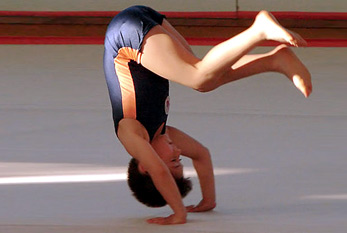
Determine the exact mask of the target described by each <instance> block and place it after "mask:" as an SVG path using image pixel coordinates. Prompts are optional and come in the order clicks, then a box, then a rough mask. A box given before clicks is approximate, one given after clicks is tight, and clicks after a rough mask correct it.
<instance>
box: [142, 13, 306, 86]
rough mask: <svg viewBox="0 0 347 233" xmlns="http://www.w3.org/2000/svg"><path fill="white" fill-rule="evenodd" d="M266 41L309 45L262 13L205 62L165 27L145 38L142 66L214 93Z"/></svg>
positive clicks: (300, 73) (221, 45)
mask: <svg viewBox="0 0 347 233" xmlns="http://www.w3.org/2000/svg"><path fill="white" fill-rule="evenodd" d="M264 40H276V41H279V42H287V43H290V44H293V45H298V46H302V45H305V41H304V40H303V39H302V38H301V37H300V36H299V35H297V34H295V33H292V32H290V31H288V30H286V29H284V28H283V27H282V26H281V25H279V24H278V22H277V21H276V20H275V19H274V18H273V16H272V15H271V14H269V13H267V12H260V13H259V14H258V16H257V18H256V20H255V22H254V23H253V25H252V26H251V27H250V28H248V29H247V30H245V31H244V32H242V33H240V34H239V35H237V36H235V37H233V38H231V39H229V40H227V41H225V42H223V43H221V44H219V45H217V46H215V47H214V48H212V49H211V50H210V52H209V53H207V55H206V56H205V57H204V58H203V59H202V60H201V59H198V58H197V57H195V56H194V55H193V54H192V53H191V52H190V51H189V50H188V49H186V48H185V46H184V45H183V44H182V43H181V42H180V41H179V40H178V39H177V38H174V37H173V36H172V34H170V33H169V32H168V30H166V29H165V28H164V27H162V26H157V27H154V28H153V29H152V30H151V31H150V32H149V33H148V34H147V36H146V37H145V41H144V45H143V50H142V52H143V55H142V60H141V63H142V65H144V66H145V67H146V68H148V69H149V70H151V71H153V72H155V73H157V74H159V75H161V76H163V77H165V78H167V79H169V80H172V81H175V82H178V83H180V84H183V85H185V86H189V87H192V88H194V89H197V90H199V91H210V90H213V89H214V88H216V87H217V86H218V85H216V83H217V84H220V83H226V82H220V81H221V80H224V78H225V77H226V76H228V75H230V72H231V71H232V70H231V69H230V67H232V65H234V64H235V63H236V62H237V61H238V60H240V59H241V58H242V57H243V56H244V55H246V54H247V53H248V52H249V51H250V50H251V49H253V48H254V47H255V46H256V45H258V44H259V43H260V42H262V41H264ZM265 61H266V60H264V62H265ZM289 66H290V65H289ZM266 67H268V66H266ZM293 67H294V66H293ZM264 71H273V70H264ZM264 71H260V72H264ZM282 72H284V71H282ZM298 73H299V74H298V75H297V76H296V77H297V79H298V80H300V81H301V83H303V84H304V85H305V84H306V83H308V80H310V77H301V76H300V75H303V74H304V73H303V72H298ZM236 75H237V72H235V73H234V74H233V76H234V78H235V80H236V78H237V77H236ZM245 77H246V76H245ZM302 80H306V81H302ZM231 81H232V80H231ZM304 88H306V87H304ZM305 92H307V91H305Z"/></svg>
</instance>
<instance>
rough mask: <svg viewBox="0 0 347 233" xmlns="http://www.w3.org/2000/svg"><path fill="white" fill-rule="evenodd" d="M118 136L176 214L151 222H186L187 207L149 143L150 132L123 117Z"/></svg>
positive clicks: (165, 167)
mask: <svg viewBox="0 0 347 233" xmlns="http://www.w3.org/2000/svg"><path fill="white" fill-rule="evenodd" d="M118 137H119V140H120V141H121V143H122V144H123V146H124V147H125V149H126V150H127V151H128V153H129V154H130V155H131V156H133V157H134V158H135V159H137V160H138V161H139V163H140V164H141V165H142V167H143V168H144V169H145V170H146V171H147V172H148V173H149V175H150V176H151V178H152V180H153V183H154V185H155V187H156V188H157V189H158V191H159V192H160V194H161V195H162V196H163V198H164V199H165V200H166V202H167V203H168V205H169V206H170V207H171V208H172V210H173V212H174V214H172V215H170V216H168V217H165V218H153V219H149V220H148V222H149V223H156V224H180V223H185V222H186V217H187V213H186V209H185V207H184V205H183V202H182V198H181V195H180V193H179V190H178V188H177V185H176V183H175V181H174V179H173V177H172V175H171V173H170V171H169V169H168V168H167V166H166V165H165V164H164V163H163V162H162V160H161V159H160V158H159V156H158V154H157V153H156V152H155V151H154V149H153V148H152V146H151V145H150V144H149V139H148V134H147V132H146V130H145V129H144V127H143V126H142V125H141V124H140V123H139V122H138V121H136V120H132V119H123V120H122V121H121V122H120V124H119V127H118Z"/></svg>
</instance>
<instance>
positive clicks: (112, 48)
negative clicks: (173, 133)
mask: <svg viewBox="0 0 347 233" xmlns="http://www.w3.org/2000/svg"><path fill="white" fill-rule="evenodd" d="M164 18H165V16H164V15H162V14H160V13H158V12H157V11H155V10H153V9H151V8H149V7H145V6H133V7H130V8H127V9H125V10H124V11H122V12H120V13H119V14H117V15H116V16H115V17H114V18H113V19H112V21H111V22H110V24H109V26H108V28H107V32H106V37H105V51H104V73H105V77H106V82H107V86H108V90H109V95H110V99H111V104H112V114H113V120H114V126H115V130H116V133H117V129H118V123H119V121H120V120H121V119H123V118H131V119H136V120H138V121H139V122H140V123H141V124H142V125H143V126H144V127H145V128H146V130H147V132H148V134H149V136H150V139H151V140H152V139H153V137H154V134H155V133H156V132H157V130H158V129H159V128H160V126H161V125H162V124H163V123H164V127H163V130H165V124H166V121H167V117H168V106H169V82H168V80H167V79H164V78H163V77H160V76H158V75H156V74H155V73H153V72H151V71H150V70H148V69H146V68H145V67H143V66H142V65H141V64H140V61H141V55H142V54H141V46H142V43H143V39H144V37H145V35H146V34H147V33H148V32H149V31H150V30H151V29H152V28H153V27H154V26H156V25H158V24H159V25H161V24H162V22H163V19H164ZM161 133H164V131H162V132H161Z"/></svg>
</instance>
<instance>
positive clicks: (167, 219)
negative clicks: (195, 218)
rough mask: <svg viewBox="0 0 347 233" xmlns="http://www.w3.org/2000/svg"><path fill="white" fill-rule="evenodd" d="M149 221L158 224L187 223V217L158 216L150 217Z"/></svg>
mask: <svg viewBox="0 0 347 233" xmlns="http://www.w3.org/2000/svg"><path fill="white" fill-rule="evenodd" d="M147 223H150V224H158V225H172V224H184V223H186V218H178V217H177V216H175V215H170V216H168V217H157V218H151V219H148V220H147Z"/></svg>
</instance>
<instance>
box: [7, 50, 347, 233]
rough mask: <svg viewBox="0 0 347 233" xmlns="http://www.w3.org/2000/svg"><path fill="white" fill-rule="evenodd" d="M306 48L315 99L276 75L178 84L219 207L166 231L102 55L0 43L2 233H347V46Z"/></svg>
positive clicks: (180, 114) (178, 101)
mask: <svg viewBox="0 0 347 233" xmlns="http://www.w3.org/2000/svg"><path fill="white" fill-rule="evenodd" d="M194 49H195V51H196V52H197V53H198V54H200V55H201V54H203V53H204V52H205V51H206V49H207V48H206V47H195V48H194ZM265 50H266V51H267V50H269V48H260V49H259V50H258V51H256V52H261V51H265ZM295 52H296V53H297V54H298V55H299V57H300V58H302V59H303V61H304V62H305V64H307V66H308V67H309V69H310V71H311V72H312V75H313V82H314V93H313V94H312V96H311V97H310V98H309V99H305V98H304V97H303V96H302V95H301V94H300V93H299V92H298V91H297V90H296V89H295V88H294V87H293V86H292V84H290V82H289V81H287V80H286V78H284V77H282V76H278V75H276V74H270V73H269V74H264V75H260V76H257V77H254V78H249V79H246V80H242V81H239V82H235V83H233V84H230V85H227V86H224V87H222V88H220V89H218V90H216V91H215V92H213V93H207V94H201V93H197V92H194V91H193V90H190V89H188V88H185V87H181V86H178V85H175V84H172V85H171V87H172V88H171V96H172V103H171V112H170V117H169V122H168V123H169V124H170V125H174V126H176V127H178V128H181V129H184V130H185V131H186V132H188V133H190V134H191V135H193V136H195V137H196V138H197V139H199V140H200V141H201V142H203V143H204V144H205V145H206V146H207V147H209V148H210V151H211V152H212V154H213V162H214V165H215V169H216V183H217V197H218V206H217V208H216V209H215V210H214V211H213V212H209V213H201V214H190V215H189V217H188V223H187V224H185V225H180V226H165V227H163V226H153V225H148V224H147V223H146V222H145V219H146V218H149V217H153V216H163V215H167V214H170V209H169V208H167V207H165V208H161V209H150V208H147V207H144V206H142V205H141V204H139V203H137V202H136V201H135V199H134V198H133V197H131V195H130V192H129V190H128V187H127V184H126V181H125V171H126V167H127V162H128V160H129V156H128V155H127V154H126V152H125V151H124V150H123V149H122V147H121V145H120V143H119V142H118V141H117V139H116V137H115V135H114V133H113V126H112V119H111V112H110V104H109V100H108V93H107V88H106V84H105V81H104V77H103V71H102V53H103V47H102V46H99V45H93V46H92V45H85V46H82V45H36V46H34V45H0V60H1V62H0V70H1V73H0V139H1V140H0V232H1V233H22V232H25V233H28V232H30V233H31V232H32V233H47V232H50V233H56V232H59V233H70V232H74V233H75V232H83V233H100V232H103V233H108V232H112V233H114V232H122V233H124V232H209V233H213V232H233V233H240V232H244V233H328V232H329V233H345V232H346V229H347V221H346V219H347V179H346V178H347V159H346V158H347V157H346V156H347V145H346V143H347V91H346V90H347V77H346V64H347V56H346V52H347V49H346V48H305V49H295ZM184 164H185V166H186V167H187V175H190V176H191V177H192V180H193V182H194V184H195V189H194V190H193V192H192V193H191V194H190V195H189V196H188V197H187V198H186V199H185V203H186V204H194V203H197V202H198V201H199V199H200V193H199V187H198V183H197V179H196V177H195V176H194V174H192V173H191V171H192V166H191V164H190V162H189V161H188V160H185V161H184Z"/></svg>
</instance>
